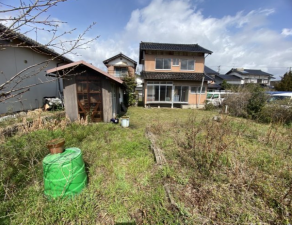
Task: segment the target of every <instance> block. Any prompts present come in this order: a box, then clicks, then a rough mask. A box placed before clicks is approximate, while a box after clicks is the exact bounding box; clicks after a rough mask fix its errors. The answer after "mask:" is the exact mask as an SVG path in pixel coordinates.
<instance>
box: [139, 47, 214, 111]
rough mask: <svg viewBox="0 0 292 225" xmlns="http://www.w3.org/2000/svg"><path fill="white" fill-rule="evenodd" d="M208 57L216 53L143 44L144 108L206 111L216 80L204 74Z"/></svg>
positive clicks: (195, 48) (199, 48)
mask: <svg viewBox="0 0 292 225" xmlns="http://www.w3.org/2000/svg"><path fill="white" fill-rule="evenodd" d="M205 54H212V52H211V51H210V50H208V49H205V48H203V47H201V46H200V45H198V44H168V43H150V42H141V43H140V51H139V63H140V64H142V66H143V68H142V72H141V77H142V79H143V80H144V83H143V102H144V106H152V105H154V106H167V107H184V105H188V107H202V106H203V105H204V101H205V100H206V90H207V82H208V81H210V80H212V78H211V77H209V76H207V75H206V74H205V73H204V66H205ZM201 90H202V92H200V91H201Z"/></svg>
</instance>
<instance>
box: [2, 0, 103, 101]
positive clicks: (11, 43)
mask: <svg viewBox="0 0 292 225" xmlns="http://www.w3.org/2000/svg"><path fill="white" fill-rule="evenodd" d="M66 1H67V0H27V1H25V0H20V1H19V5H17V6H15V5H9V4H4V3H2V2H0V54H1V51H2V54H4V53H5V50H7V49H9V48H27V49H30V50H32V51H35V52H37V53H41V54H42V55H45V56H46V59H45V60H43V61H41V62H37V63H35V64H31V65H28V66H27V67H26V68H24V69H21V70H20V71H17V72H16V73H15V74H12V75H11V74H5V73H3V71H1V68H0V76H2V78H4V81H3V79H2V82H0V103H1V102H5V101H7V100H8V99H12V98H16V97H17V98H20V96H22V94H23V93H25V92H28V91H29V90H30V89H31V88H32V87H34V86H37V85H40V84H45V83H49V82H52V81H55V80H56V79H57V78H51V77H45V76H43V77H40V76H38V75H39V74H40V72H41V71H44V70H46V69H48V65H49V63H50V62H52V61H54V60H58V59H61V60H63V61H64V63H70V62H72V61H71V60H70V59H68V58H67V57H66V55H68V54H75V55H76V54H77V51H76V50H78V49H81V48H86V47H87V44H89V43H90V42H92V41H94V40H95V39H97V38H98V36H96V37H93V38H91V39H89V40H88V39H86V38H85V35H86V34H87V32H88V31H89V30H90V29H91V28H92V26H93V25H94V24H95V23H93V24H91V25H89V26H88V27H87V28H86V29H85V31H83V32H82V33H80V34H79V35H78V36H77V37H76V38H73V39H68V38H67V35H71V34H73V32H74V31H76V29H71V30H67V31H61V29H60V25H62V24H64V23H65V22H62V21H59V20H56V19H52V18H51V17H50V16H49V15H48V12H49V10H50V9H51V8H52V7H55V6H57V5H58V4H60V3H63V2H66ZM39 33H42V34H43V33H45V34H46V38H47V41H46V43H39V42H38V41H37V38H38V36H39ZM32 34H34V36H35V38H34V39H31V38H28V37H27V36H32ZM65 75H66V73H64V74H63V76H65ZM33 77H37V79H32V78H33ZM27 80H31V82H25V81H27Z"/></svg>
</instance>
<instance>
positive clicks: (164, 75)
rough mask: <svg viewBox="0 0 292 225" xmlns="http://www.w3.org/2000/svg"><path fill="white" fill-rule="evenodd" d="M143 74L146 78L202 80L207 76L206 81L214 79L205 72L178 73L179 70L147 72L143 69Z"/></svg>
mask: <svg viewBox="0 0 292 225" xmlns="http://www.w3.org/2000/svg"><path fill="white" fill-rule="evenodd" d="M141 76H142V78H143V79H146V80H192V81H202V79H203V77H205V81H209V80H212V78H210V77H209V76H207V75H205V74H204V73H178V72H146V71H142V72H141Z"/></svg>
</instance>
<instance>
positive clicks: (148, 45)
mask: <svg viewBox="0 0 292 225" xmlns="http://www.w3.org/2000/svg"><path fill="white" fill-rule="evenodd" d="M144 50H153V51H175V52H200V53H207V54H212V53H213V52H212V51H210V50H208V49H206V48H203V47H202V46H200V45H198V44H174V43H154V42H141V43H140V51H139V54H140V56H139V62H140V63H141V59H142V51H144Z"/></svg>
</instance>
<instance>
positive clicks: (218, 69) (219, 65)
mask: <svg viewBox="0 0 292 225" xmlns="http://www.w3.org/2000/svg"><path fill="white" fill-rule="evenodd" d="M218 73H220V65H219V66H218Z"/></svg>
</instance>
